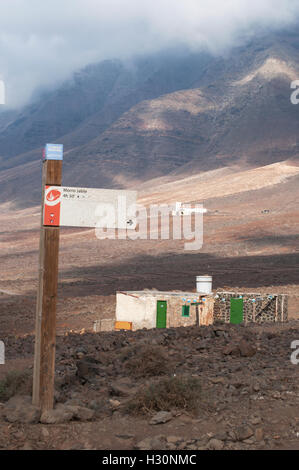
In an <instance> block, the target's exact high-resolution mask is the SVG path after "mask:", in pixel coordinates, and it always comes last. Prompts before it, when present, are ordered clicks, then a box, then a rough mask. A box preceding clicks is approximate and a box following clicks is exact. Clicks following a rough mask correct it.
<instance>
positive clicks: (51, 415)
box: [40, 405, 74, 424]
mask: <svg viewBox="0 0 299 470" xmlns="http://www.w3.org/2000/svg"><path fill="white" fill-rule="evenodd" d="M73 417H74V413H73V412H72V411H71V410H70V409H68V407H67V406H63V405H61V406H59V407H57V408H55V409H54V410H47V411H44V412H43V413H42V415H41V418H40V422H41V423H43V424H61V423H67V422H68V421H71V420H72V419H73Z"/></svg>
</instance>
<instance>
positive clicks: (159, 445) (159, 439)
mask: <svg viewBox="0 0 299 470" xmlns="http://www.w3.org/2000/svg"><path fill="white" fill-rule="evenodd" d="M150 445H151V448H152V449H153V450H162V449H163V448H164V446H165V437H164V436H161V435H159V436H155V437H153V438H152V439H151V443H150Z"/></svg>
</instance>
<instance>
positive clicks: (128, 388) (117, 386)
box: [109, 379, 132, 397]
mask: <svg viewBox="0 0 299 470" xmlns="http://www.w3.org/2000/svg"><path fill="white" fill-rule="evenodd" d="M109 393H110V395H115V396H116V397H128V396H130V395H132V383H131V381H130V380H127V379H120V380H118V381H114V382H112V383H111V384H110V387H109Z"/></svg>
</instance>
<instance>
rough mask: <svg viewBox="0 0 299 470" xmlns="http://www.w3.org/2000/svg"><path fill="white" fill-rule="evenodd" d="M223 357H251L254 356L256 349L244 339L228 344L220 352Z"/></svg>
mask: <svg viewBox="0 0 299 470" xmlns="http://www.w3.org/2000/svg"><path fill="white" fill-rule="evenodd" d="M222 353H223V354H224V355H232V356H242V357H252V356H254V355H255V354H256V348H255V347H254V346H253V345H252V344H250V343H248V341H246V340H245V339H244V338H243V339H241V341H239V343H236V342H230V343H228V344H227V345H226V346H225V347H224V348H223V350H222Z"/></svg>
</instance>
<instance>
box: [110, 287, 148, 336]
mask: <svg viewBox="0 0 299 470" xmlns="http://www.w3.org/2000/svg"><path fill="white" fill-rule="evenodd" d="M156 312H157V300H156V299H155V298H153V297H148V296H137V295H135V294H130V295H128V294H123V293H121V292H117V294H116V314H115V316H116V321H129V322H132V329H133V330H138V329H141V328H155V327H156Z"/></svg>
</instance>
